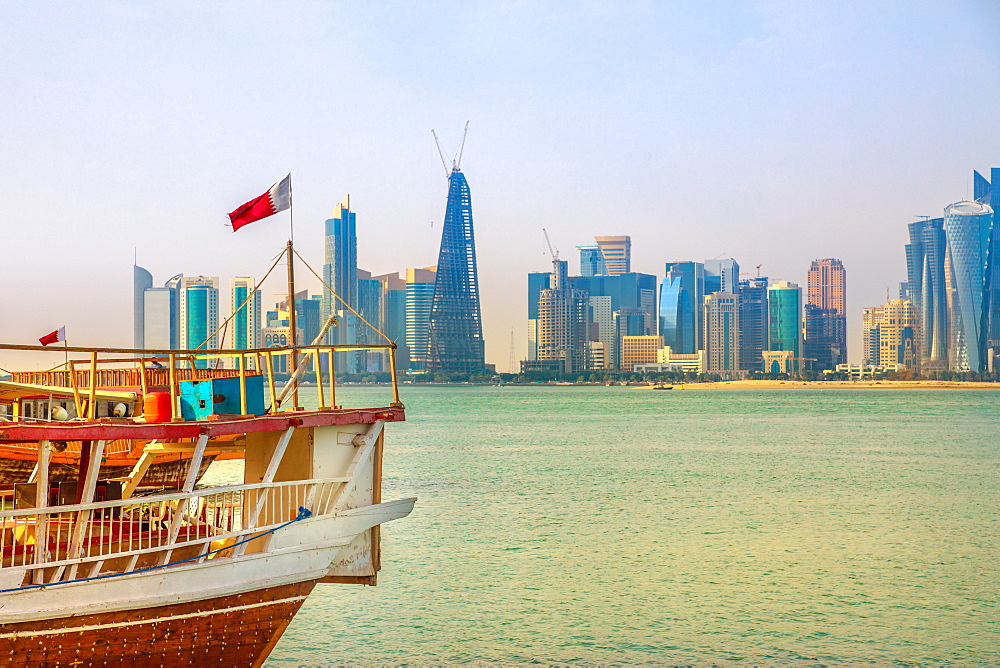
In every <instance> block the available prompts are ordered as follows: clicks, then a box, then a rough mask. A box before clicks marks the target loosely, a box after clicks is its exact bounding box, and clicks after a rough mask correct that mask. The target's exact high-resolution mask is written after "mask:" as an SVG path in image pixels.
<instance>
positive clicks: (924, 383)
mask: <svg viewBox="0 0 1000 668" xmlns="http://www.w3.org/2000/svg"><path fill="white" fill-rule="evenodd" d="M603 385H604V383H568V382H562V383H407V382H405V381H401V382H400V385H399V387H400V389H404V388H413V387H495V386H500V387H598V386H603ZM391 386H392V384H391V383H339V384H338V387H391ZM300 387H315V383H302V385H301V386H300ZM614 387H621V386H619V385H617V384H616V385H614ZM657 387H659V388H660V389H661V390H665V389H667V388H670V389H674V390H1000V383H986V382H980V381H958V380H728V381H719V382H707V383H699V382H696V381H693V382H684V383H662V382H661V383H655V384H647V383H642V382H630V383H629V384H628V386H627V388H628V389H631V390H652V389H656V388H657Z"/></svg>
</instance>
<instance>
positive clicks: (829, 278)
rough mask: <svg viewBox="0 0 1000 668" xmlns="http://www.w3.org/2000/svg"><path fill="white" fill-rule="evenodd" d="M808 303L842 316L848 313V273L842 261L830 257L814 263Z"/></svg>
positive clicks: (809, 278) (810, 266)
mask: <svg viewBox="0 0 1000 668" xmlns="http://www.w3.org/2000/svg"><path fill="white" fill-rule="evenodd" d="M806 303H808V304H812V305H813V306H818V307H819V308H821V309H826V310H828V311H833V312H834V313H836V314H837V315H841V316H842V315H845V314H846V313H847V308H846V305H847V272H846V270H845V269H844V264H843V263H842V262H841V261H840V260H838V259H836V258H832V257H829V258H824V259H822V260H813V261H812V264H811V265H809V277H808V300H807V302H806Z"/></svg>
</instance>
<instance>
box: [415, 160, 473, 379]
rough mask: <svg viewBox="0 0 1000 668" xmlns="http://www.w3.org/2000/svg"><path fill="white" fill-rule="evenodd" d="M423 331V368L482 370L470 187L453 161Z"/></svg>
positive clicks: (459, 370) (468, 371) (465, 371)
mask: <svg viewBox="0 0 1000 668" xmlns="http://www.w3.org/2000/svg"><path fill="white" fill-rule="evenodd" d="M428 335H429V341H428V357H427V370H428V371H432V372H444V373H454V372H458V373H482V372H483V371H485V370H486V346H485V343H484V341H483V325H482V318H481V316H480V307H479V273H478V269H477V266H476V239H475V232H474V229H473V226H472V193H471V192H470V190H469V184H468V182H467V181H466V180H465V175H464V174H462V172H461V171H460V170H459V169H458V167H454V168H453V169H452V171H451V175H450V176H449V177H448V205H447V207H446V208H445V213H444V225H443V226H442V232H441V250H440V252H439V253H438V264H437V280H435V281H434V296H433V298H432V300H431V312H430V322H429V329H428Z"/></svg>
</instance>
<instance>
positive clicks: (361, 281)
mask: <svg viewBox="0 0 1000 668" xmlns="http://www.w3.org/2000/svg"><path fill="white" fill-rule="evenodd" d="M357 310H358V313H360V314H361V316H362V317H363V318H364V319H365V320H367V321H368V323H369V324H370V325H372V327H375V328H377V329H378V330H379V331H383V324H382V282H381V281H379V280H377V279H374V278H372V275H371V272H369V271H364V270H361V269H359V270H358V306H357ZM359 324H360V326H359V327H358V330H357V338H358V343H384V342H385V339H383V338H382V337H381V336H379V333H378V331H376V330H375V329H372V327H369V326H368V325H365V324H364V323H359ZM358 357H359V360H358V363H359V365H360V368H359V369H358V370H359V371H381V370H382V352H381V351H378V350H367V351H366V350H361V351H358Z"/></svg>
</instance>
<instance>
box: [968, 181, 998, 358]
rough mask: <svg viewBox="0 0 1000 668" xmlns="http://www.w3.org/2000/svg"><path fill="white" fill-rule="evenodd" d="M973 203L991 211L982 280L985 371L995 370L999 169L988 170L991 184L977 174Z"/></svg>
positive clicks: (996, 349)
mask: <svg viewBox="0 0 1000 668" xmlns="http://www.w3.org/2000/svg"><path fill="white" fill-rule="evenodd" d="M974 174H975V176H977V177H978V180H977V183H976V185H977V188H976V200H977V201H978V202H980V203H981V204H987V205H989V207H990V208H991V209H993V228H992V233H991V235H990V241H989V259H988V260H987V261H988V263H989V266H988V267H987V278H986V293H987V294H986V304H985V306H984V309H985V312H986V316H985V323H984V325H983V326H984V328H985V330H986V350H985V351H984V352H985V355H986V358H985V368H987V369H990V370H996V368H997V364H996V362H994V359H995V358H996V357H997V356H998V355H1000V225H997V213H996V212H997V211H998V210H1000V168H998V167H994V168H993V169H991V170H990V179H991V180H992V183H990V182H988V181H986V179H985V178H983V177H982V176H981V175H980V174H979V173H978V172H974Z"/></svg>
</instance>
